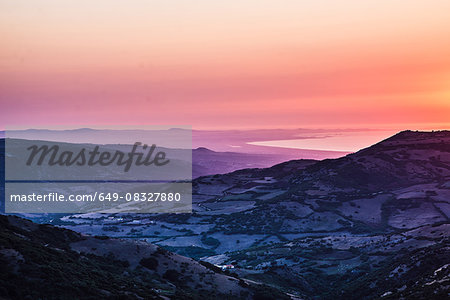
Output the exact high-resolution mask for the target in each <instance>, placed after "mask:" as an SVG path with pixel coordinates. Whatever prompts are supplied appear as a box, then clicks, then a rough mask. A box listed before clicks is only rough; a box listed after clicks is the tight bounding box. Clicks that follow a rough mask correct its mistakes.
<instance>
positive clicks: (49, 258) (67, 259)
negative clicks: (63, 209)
mask: <svg viewBox="0 0 450 300" xmlns="http://www.w3.org/2000/svg"><path fill="white" fill-rule="evenodd" d="M0 270H1V272H0V273H1V275H0V297H1V299H99V298H102V299H167V297H169V298H170V299H200V298H201V299H217V298H218V297H223V298H230V297H231V298H233V299H251V298H254V299H264V297H266V296H268V297H272V296H273V297H281V298H286V299H288V297H287V296H285V295H283V294H281V293H278V292H276V291H274V290H273V289H270V288H268V287H264V286H257V285H255V284H253V283H250V284H249V283H247V282H245V281H243V280H239V279H237V278H235V277H231V276H228V275H226V274H224V273H223V272H222V271H221V270H220V269H219V268H216V267H214V266H212V265H210V264H208V263H205V262H201V263H199V262H197V261H194V260H193V259H190V258H186V257H182V256H179V255H176V254H173V253H170V252H168V251H167V250H164V249H162V248H160V247H157V246H155V245H151V244H148V243H146V242H142V241H132V240H117V239H110V238H108V237H106V236H97V237H87V236H84V235H81V234H79V233H76V232H73V231H70V230H67V229H62V228H57V227H54V226H51V225H38V224H35V223H32V222H31V221H28V220H24V219H21V218H18V217H15V216H2V215H0Z"/></svg>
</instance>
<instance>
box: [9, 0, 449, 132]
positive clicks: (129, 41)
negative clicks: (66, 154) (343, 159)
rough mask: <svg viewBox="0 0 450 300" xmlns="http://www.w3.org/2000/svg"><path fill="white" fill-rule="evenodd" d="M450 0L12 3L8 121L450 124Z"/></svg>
mask: <svg viewBox="0 0 450 300" xmlns="http://www.w3.org/2000/svg"><path fill="white" fill-rule="evenodd" d="M449 12H450V1H448V0H444V1H433V0H428V1H424V0H423V1H418V0H408V1H399V0H389V1H381V0H377V1H371V0H367V1H360V0H343V1H334V0H318V1H300V0H296V1H289V0H285V1H266V0H258V1H249V0H243V1H223V0H217V1H210V0H201V1H200V0H199V1H195V0H190V1H184V0H176V1H175V0H174V1H149V0H147V1H138V0H126V1H125V0H96V1H79V0H78V1H61V0H53V1H50V0H34V1H24V0H0V41H1V42H0V43H1V46H0V104H1V105H0V128H3V127H7V126H19V125H20V126H22V127H23V126H28V125H29V126H30V127H33V126H46V125H73V126H79V127H85V126H84V125H83V124H95V125H103V124H105V125H106V124H115V125H117V124H124V125H134V124H164V125H167V124H186V125H192V126H193V128H194V129H241V128H246V129H247V128H300V127H311V128H356V127H358V128H390V129H391V128H394V129H399V130H401V129H418V128H419V129H420V128H426V129H439V128H444V127H450V126H449V124H450V38H449V36H450V17H449Z"/></svg>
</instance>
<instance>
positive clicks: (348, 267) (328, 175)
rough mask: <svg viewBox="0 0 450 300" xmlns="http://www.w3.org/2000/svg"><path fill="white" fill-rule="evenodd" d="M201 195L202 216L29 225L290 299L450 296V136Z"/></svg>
mask: <svg viewBox="0 0 450 300" xmlns="http://www.w3.org/2000/svg"><path fill="white" fill-rule="evenodd" d="M197 151H199V152H200V153H202V154H201V155H205V157H207V156H208V155H213V154H212V153H210V151H209V150H207V149H197ZM193 192H194V195H193V213H192V214H161V215H148V214H123V215H117V214H116V215H101V214H86V215H66V216H55V215H47V216H45V215H39V216H32V215H30V216H28V217H30V218H34V220H35V221H37V222H42V223H52V224H55V225H59V226H64V227H65V228H69V229H72V230H75V231H79V232H82V233H85V234H90V235H108V236H110V237H114V238H122V239H131V240H135V239H139V240H146V241H147V242H150V243H153V244H157V245H159V246H161V247H164V248H165V249H167V250H169V251H172V252H176V253H178V254H180V255H184V256H189V257H192V258H194V259H197V260H203V261H207V262H209V263H211V264H215V265H221V266H222V265H234V266H235V268H234V269H232V270H230V272H232V273H233V274H235V276H237V277H239V278H245V280H249V281H251V282H259V283H265V284H267V285H270V286H272V287H275V288H277V289H278V290H279V291H280V292H282V293H284V294H288V295H289V296H290V297H292V298H300V299H378V298H381V299H445V298H447V297H448V294H449V292H450V250H449V247H450V240H449V239H450V132H449V131H436V132H413V131H403V132H400V133H398V134H396V135H394V136H392V137H390V138H388V139H386V140H383V141H381V142H379V143H377V144H375V145H373V146H371V147H368V148H366V149H362V150H360V151H358V152H356V153H353V154H349V155H347V156H345V157H342V158H338V159H326V160H322V161H315V160H293V161H288V162H284V163H281V164H278V165H275V166H272V167H270V168H252V169H243V170H238V171H234V172H232V173H227V174H221V175H220V174H216V175H208V176H202V177H199V178H197V179H195V180H194V181H193ZM186 274H187V273H186ZM280 297H281V296H280ZM266 299H272V298H266Z"/></svg>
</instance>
